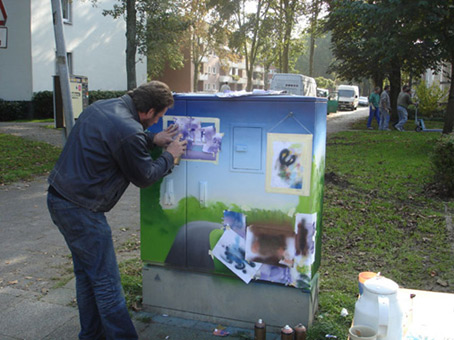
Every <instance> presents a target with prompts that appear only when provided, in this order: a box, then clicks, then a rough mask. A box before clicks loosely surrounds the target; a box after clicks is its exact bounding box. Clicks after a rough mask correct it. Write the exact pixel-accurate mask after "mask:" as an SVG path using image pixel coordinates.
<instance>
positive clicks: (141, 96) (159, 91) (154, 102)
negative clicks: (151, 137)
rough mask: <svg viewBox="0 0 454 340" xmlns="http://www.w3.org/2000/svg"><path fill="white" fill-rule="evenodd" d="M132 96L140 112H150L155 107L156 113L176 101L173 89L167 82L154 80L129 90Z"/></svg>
mask: <svg viewBox="0 0 454 340" xmlns="http://www.w3.org/2000/svg"><path fill="white" fill-rule="evenodd" d="M128 95H129V96H130V97H131V98H132V101H133V102H134V105H135V107H136V110H137V111H139V112H145V113H146V112H148V111H150V110H151V109H155V114H156V113H159V112H161V111H162V110H164V109H165V108H167V107H171V106H172V105H173V103H174V100H173V95H172V91H170V88H169V87H168V86H167V84H165V83H163V82H160V81H157V80H152V81H150V82H149V83H146V84H142V85H140V86H139V87H137V88H135V89H134V90H132V91H129V92H128Z"/></svg>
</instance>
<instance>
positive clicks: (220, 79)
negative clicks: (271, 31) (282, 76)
mask: <svg viewBox="0 0 454 340" xmlns="http://www.w3.org/2000/svg"><path fill="white" fill-rule="evenodd" d="M185 57H186V58H185V60H186V61H185V64H184V67H183V68H182V69H180V70H171V69H169V68H166V69H165V70H164V73H163V75H162V76H161V77H160V78H159V80H161V81H163V82H165V83H167V84H168V85H169V86H170V88H171V89H172V90H173V91H175V92H204V93H216V92H219V90H220V88H221V86H222V85H223V84H228V85H229V87H230V90H232V91H241V90H245V89H246V86H247V74H246V64H245V61H244V60H240V61H236V62H233V61H229V60H221V59H220V58H219V57H218V56H217V55H216V54H214V53H211V54H209V55H208V56H206V57H203V59H202V63H201V65H200V67H199V70H197V72H198V82H197V86H194V83H193V79H194V73H195V72H196V70H195V68H194V66H193V63H192V61H191V60H190V58H189V52H187V53H186V54H185ZM264 86H265V75H264V68H263V67H262V66H256V67H255V68H254V73H253V80H252V88H253V89H263V88H264Z"/></svg>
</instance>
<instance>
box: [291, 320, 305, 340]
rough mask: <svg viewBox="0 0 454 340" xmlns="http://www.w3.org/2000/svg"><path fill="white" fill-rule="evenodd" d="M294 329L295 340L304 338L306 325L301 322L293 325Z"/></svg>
mask: <svg viewBox="0 0 454 340" xmlns="http://www.w3.org/2000/svg"><path fill="white" fill-rule="evenodd" d="M293 329H294V330H295V340H306V327H304V325H303V324H302V323H299V324H297V325H296V326H295V327H293Z"/></svg>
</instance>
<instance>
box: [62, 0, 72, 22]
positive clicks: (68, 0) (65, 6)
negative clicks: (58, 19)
mask: <svg viewBox="0 0 454 340" xmlns="http://www.w3.org/2000/svg"><path fill="white" fill-rule="evenodd" d="M71 7H72V0H61V11H62V16H63V22H64V23H67V24H69V23H71V19H72V11H71V9H72V8H71Z"/></svg>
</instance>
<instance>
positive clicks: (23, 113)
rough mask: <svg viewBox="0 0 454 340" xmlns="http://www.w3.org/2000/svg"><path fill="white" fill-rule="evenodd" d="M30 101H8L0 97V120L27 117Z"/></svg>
mask: <svg viewBox="0 0 454 340" xmlns="http://www.w3.org/2000/svg"><path fill="white" fill-rule="evenodd" d="M27 106H28V102H26V101H6V100H3V99H0V122H5V121H10V120H16V119H25V118H27V113H28V107H27Z"/></svg>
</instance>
